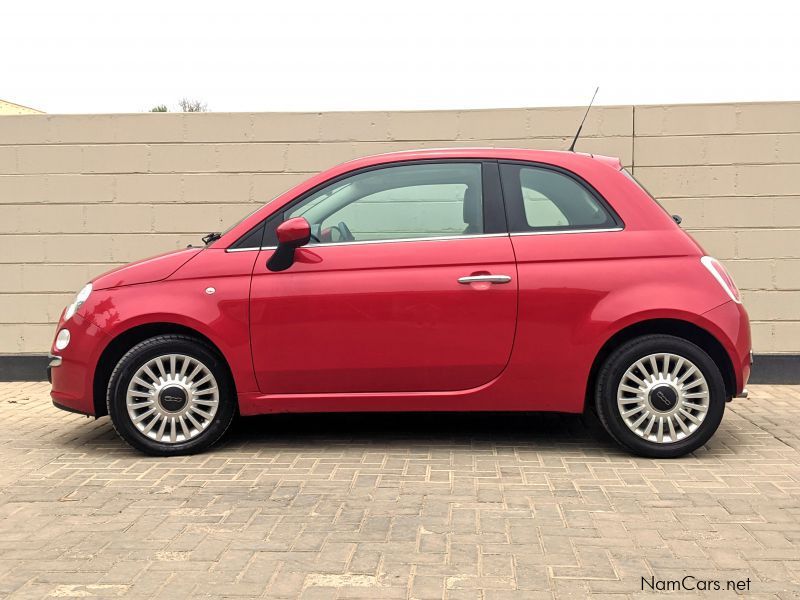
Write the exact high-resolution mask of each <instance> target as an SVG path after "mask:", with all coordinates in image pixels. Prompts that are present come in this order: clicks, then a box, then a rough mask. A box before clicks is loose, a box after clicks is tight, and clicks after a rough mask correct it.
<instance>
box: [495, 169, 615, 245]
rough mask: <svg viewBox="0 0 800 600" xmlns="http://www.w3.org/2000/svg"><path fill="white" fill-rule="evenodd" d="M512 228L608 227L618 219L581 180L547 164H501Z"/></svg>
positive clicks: (532, 229)
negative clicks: (544, 166)
mask: <svg viewBox="0 0 800 600" xmlns="http://www.w3.org/2000/svg"><path fill="white" fill-rule="evenodd" d="M501 177H502V181H503V190H504V191H505V193H506V200H507V202H508V212H509V221H510V223H509V225H510V228H511V231H512V232H525V231H539V230H541V231H547V230H570V229H605V228H609V227H615V226H617V221H616V220H615V219H614V217H613V216H612V214H611V213H610V212H609V211H608V210H607V209H606V207H605V206H604V205H603V203H602V201H601V200H600V199H599V198H597V196H595V195H594V194H593V193H592V192H591V191H589V189H587V188H586V186H584V185H583V184H582V183H581V182H579V181H578V180H577V179H574V178H573V177H570V176H569V175H567V174H565V173H561V172H559V171H555V170H553V169H547V168H543V167H535V166H525V165H518V164H503V165H501Z"/></svg>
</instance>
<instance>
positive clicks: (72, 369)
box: [47, 314, 106, 415]
mask: <svg viewBox="0 0 800 600" xmlns="http://www.w3.org/2000/svg"><path fill="white" fill-rule="evenodd" d="M63 328H67V329H69V331H70V342H69V345H68V346H67V347H66V348H64V349H63V350H57V349H56V348H55V345H54V346H53V348H51V351H50V363H49V364H48V366H47V380H48V381H49V382H50V384H51V389H50V397H51V398H52V399H53V404H54V405H55V406H57V407H58V408H60V409H63V410H67V411H70V412H76V413H80V414H84V415H94V414H95V408H94V394H93V383H94V371H95V366H96V365H97V360H98V358H99V355H100V351H101V349H102V348H103V347H105V342H106V334H105V333H104V332H103V331H102V330H101V329H100V328H99V327H98V326H97V325H95V324H94V323H93V322H92V321H91V319H88V318H86V317H84V316H82V315H79V314H76V315H75V316H73V317H72V318H71V319H70V320H69V321H68V322H66V323H64V322H63V321H62V322H59V324H58V328H57V329H56V333H57V332H58V331H60V330H61V329H63Z"/></svg>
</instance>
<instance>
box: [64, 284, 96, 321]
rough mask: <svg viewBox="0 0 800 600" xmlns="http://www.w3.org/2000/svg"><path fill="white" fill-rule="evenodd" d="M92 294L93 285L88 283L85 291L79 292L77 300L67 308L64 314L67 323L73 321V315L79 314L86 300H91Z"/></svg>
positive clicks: (84, 287) (84, 288)
mask: <svg viewBox="0 0 800 600" xmlns="http://www.w3.org/2000/svg"><path fill="white" fill-rule="evenodd" d="M91 293H92V284H91V283H87V284H86V285H85V286H83V289H82V290H81V291H80V292H78V295H77V296H75V300H73V301H72V304H70V305H69V306H67V310H66V311H65V312H64V320H65V321H68V320H69V319H71V318H72V315H74V314H75V313H76V312H78V309H79V308H80V307H81V305H82V304H83V303H84V302H86V300H87V299H88V298H89V294H91Z"/></svg>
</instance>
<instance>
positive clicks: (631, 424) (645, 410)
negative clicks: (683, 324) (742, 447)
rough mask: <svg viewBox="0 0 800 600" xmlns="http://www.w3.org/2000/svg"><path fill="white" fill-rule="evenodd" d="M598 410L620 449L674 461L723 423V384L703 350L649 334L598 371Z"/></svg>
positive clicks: (613, 355) (614, 354)
mask: <svg viewBox="0 0 800 600" xmlns="http://www.w3.org/2000/svg"><path fill="white" fill-rule="evenodd" d="M597 381H598V382H597V389H596V396H595V407H596V410H597V414H598V416H599V418H600V421H601V422H602V423H603V426H604V427H605V428H606V430H607V431H608V432H609V434H610V435H611V436H612V437H613V438H614V439H616V440H617V441H618V442H619V443H620V444H621V445H623V446H625V447H626V448H628V449H629V450H631V451H633V452H634V453H636V454H639V455H641V456H648V457H653V458H673V457H677V456H682V455H684V454H687V453H689V452H692V451H694V450H696V449H697V448H699V447H700V446H702V445H703V444H705V443H706V442H707V441H708V440H709V438H711V436H712V435H713V434H714V432H715V431H716V430H717V427H719V424H720V422H721V421H722V415H723V413H724V411H725V400H726V395H725V384H724V382H723V379H722V374H721V373H720V370H719V367H717V365H716V364H715V363H714V361H713V360H712V359H711V357H710V356H709V355H708V354H707V353H706V352H705V351H704V350H703V349H702V348H700V347H699V346H697V345H695V344H693V343H691V342H689V341H687V340H684V339H682V338H678V337H675V336H671V335H647V336H643V337H640V338H636V339H634V340H631V341H629V342H627V343H625V344H623V345H622V346H620V347H619V348H617V349H616V350H615V351H614V352H612V353H611V355H610V356H609V357H608V359H607V360H606V361H605V363H604V364H603V366H602V367H601V369H600V373H599V374H598V380H597Z"/></svg>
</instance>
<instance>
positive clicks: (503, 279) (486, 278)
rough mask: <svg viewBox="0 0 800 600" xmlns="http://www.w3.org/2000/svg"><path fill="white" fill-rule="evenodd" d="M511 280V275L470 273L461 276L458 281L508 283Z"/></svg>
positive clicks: (465, 282) (464, 282)
mask: <svg viewBox="0 0 800 600" xmlns="http://www.w3.org/2000/svg"><path fill="white" fill-rule="evenodd" d="M509 281H511V275H469V276H467V277H459V278H458V283H463V284H469V283H508V282H509Z"/></svg>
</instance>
